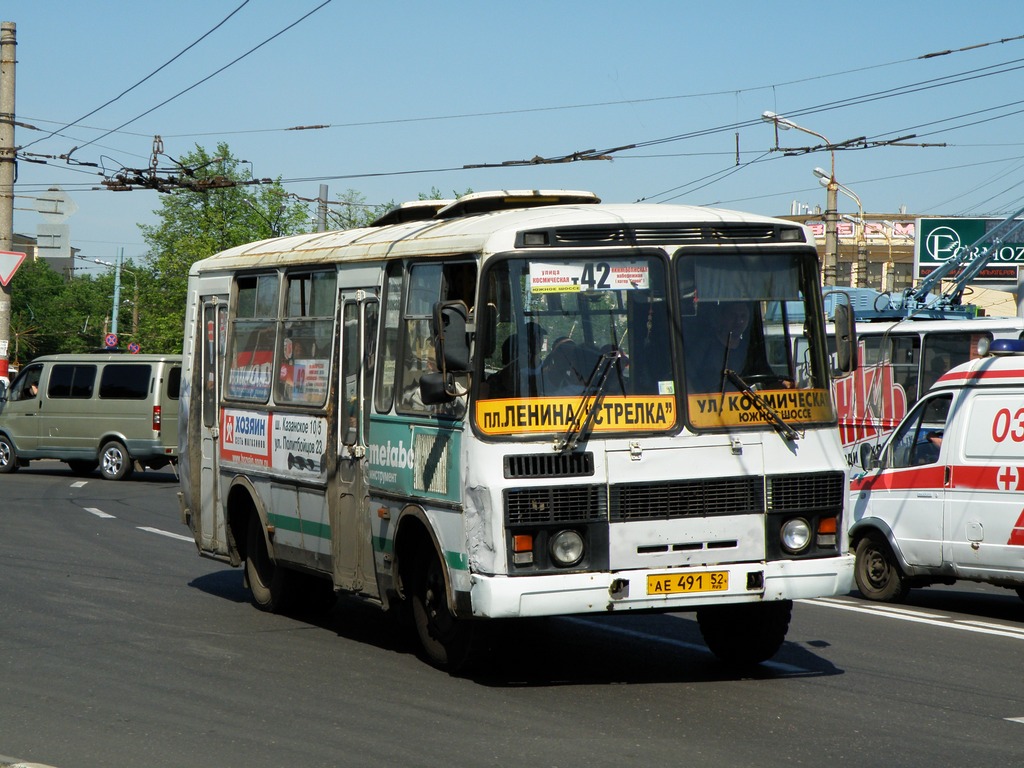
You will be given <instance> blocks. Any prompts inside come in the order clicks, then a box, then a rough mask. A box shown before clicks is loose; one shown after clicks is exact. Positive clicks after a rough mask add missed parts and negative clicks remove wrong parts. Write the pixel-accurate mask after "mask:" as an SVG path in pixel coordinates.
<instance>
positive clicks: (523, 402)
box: [476, 395, 676, 435]
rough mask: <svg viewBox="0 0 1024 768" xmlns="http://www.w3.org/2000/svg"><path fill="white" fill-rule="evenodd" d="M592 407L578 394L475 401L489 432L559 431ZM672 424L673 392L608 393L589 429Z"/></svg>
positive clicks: (479, 421)
mask: <svg viewBox="0 0 1024 768" xmlns="http://www.w3.org/2000/svg"><path fill="white" fill-rule="evenodd" d="M592 406H593V401H592V400H587V401H586V402H583V401H582V399H581V398H579V397H534V398H529V399H519V398H511V399H501V400H477V402H476V423H477V426H478V427H479V428H480V430H481V431H482V432H484V433H485V434H488V435H512V434H517V435H518V434H529V433H534V432H562V431H564V430H566V429H568V428H569V427H570V426H571V425H572V424H573V422H574V421H575V420H577V419H579V423H580V424H582V423H583V421H584V420H585V419H586V418H587V415H588V413H589V411H590V408H591V407H592ZM675 425H676V399H675V397H674V396H673V395H650V396H638V397H629V396H622V395H609V396H607V397H604V398H602V399H601V402H600V404H599V405H598V406H597V413H595V414H594V420H593V422H591V429H592V430H593V431H594V432H612V431H617V430H627V429H628V430H640V431H651V430H658V431H661V430H669V429H672V428H673V427H675Z"/></svg>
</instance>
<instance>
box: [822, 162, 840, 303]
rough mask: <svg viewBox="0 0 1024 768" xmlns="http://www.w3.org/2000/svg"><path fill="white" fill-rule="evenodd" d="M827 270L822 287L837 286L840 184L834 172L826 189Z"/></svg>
mask: <svg viewBox="0 0 1024 768" xmlns="http://www.w3.org/2000/svg"><path fill="white" fill-rule="evenodd" d="M825 190H826V192H827V193H828V194H827V195H825V268H824V270H823V274H822V276H821V283H822V285H826V286H828V285H835V284H836V262H838V261H839V233H838V231H837V229H838V227H837V224H838V222H839V200H838V195H839V184H837V183H836V176H835V173H834V172H833V174H832V176H831V177H830V178H829V181H828V186H827V187H825Z"/></svg>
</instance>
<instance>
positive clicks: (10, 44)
mask: <svg viewBox="0 0 1024 768" xmlns="http://www.w3.org/2000/svg"><path fill="white" fill-rule="evenodd" d="M15 30H16V26H15V24H14V22H13V21H4V22H0V251H11V250H13V249H14V64H15V60H16V57H15V51H14V49H15V47H16V46H17V35H16V34H15ZM10 338H11V286H10V285H3V286H0V382H2V383H3V384H6V383H7V375H8V371H9V367H8V357H7V346H8V342H9V340H10Z"/></svg>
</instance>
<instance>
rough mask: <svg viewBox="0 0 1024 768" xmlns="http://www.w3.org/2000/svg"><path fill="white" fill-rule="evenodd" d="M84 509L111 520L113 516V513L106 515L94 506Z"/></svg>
mask: <svg viewBox="0 0 1024 768" xmlns="http://www.w3.org/2000/svg"><path fill="white" fill-rule="evenodd" d="M85 511H86V512H88V513H90V514H93V515H96V517H102V518H105V519H110V520H112V519H113V518H114V516H113V515H108V514H107V513H106V512H104V511H103V510H102V509H96V507H86V508H85Z"/></svg>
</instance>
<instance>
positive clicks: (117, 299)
mask: <svg viewBox="0 0 1024 768" xmlns="http://www.w3.org/2000/svg"><path fill="white" fill-rule="evenodd" d="M78 258H80V259H83V260H84V261H92V262H95V263H96V264H102V265H103V266H105V267H113V268H114V306H113V308H112V310H111V313H110V332H111V333H113V334H114V335H115V336H116V335H117V315H118V310H119V309H120V305H121V272H127V273H128V274H130V275H131V276H132V279H133V280H134V281H135V294H134V298H133V300H132V302H131V305H132V336H135V335H136V334H138V332H139V276H138V275H136V274H135V272H133V271H132V270H130V269H128V267H125V266H122V265H121V262H122V261H123V260H124V248H121V249H119V250H118V253H117V263H116V264H111V263H110V262H109V261H103V259H90V258H87V257H85V256H79V257H78Z"/></svg>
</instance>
